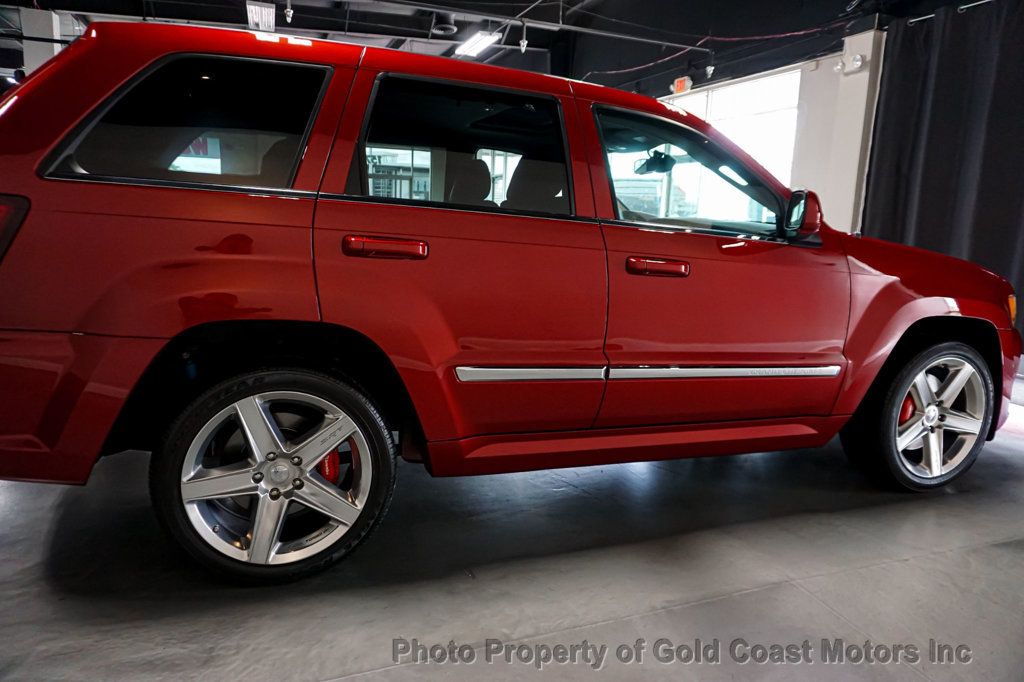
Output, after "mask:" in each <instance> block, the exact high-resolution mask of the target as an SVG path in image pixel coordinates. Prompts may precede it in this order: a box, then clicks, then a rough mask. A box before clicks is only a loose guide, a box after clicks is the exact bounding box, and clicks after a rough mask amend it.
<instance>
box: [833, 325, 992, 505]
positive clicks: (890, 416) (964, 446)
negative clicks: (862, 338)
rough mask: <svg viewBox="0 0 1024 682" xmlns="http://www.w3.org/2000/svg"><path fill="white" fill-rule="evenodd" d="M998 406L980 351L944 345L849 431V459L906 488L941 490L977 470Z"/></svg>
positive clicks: (920, 360)
mask: <svg viewBox="0 0 1024 682" xmlns="http://www.w3.org/2000/svg"><path fill="white" fill-rule="evenodd" d="M881 389H884V390H881ZM994 402H995V401H994V388H993V384H992V376H991V373H990V372H989V369H988V365H987V364H986V363H985V361H984V359H983V358H982V357H981V356H980V355H979V354H978V352H977V351H975V350H974V349H973V348H971V347H970V346H967V345H965V344H962V343H943V344H939V345H936V346H933V347H931V348H929V349H927V350H925V351H923V352H922V353H920V354H919V355H917V357H915V358H913V359H911V361H910V362H909V363H907V364H906V365H905V366H904V367H903V368H902V370H901V371H899V372H898V373H896V374H895V376H893V377H892V379H891V380H889V383H888V384H887V385H885V386H880V387H879V390H877V391H875V392H874V394H873V395H869V396H868V397H867V398H866V399H865V401H864V403H863V404H862V406H861V408H860V409H859V410H858V412H857V414H856V415H854V418H853V419H852V420H851V421H850V423H849V424H848V425H847V427H846V428H845V429H844V430H843V432H842V440H843V447H844V448H845V449H846V452H847V454H848V455H849V457H850V459H852V460H853V461H855V462H857V463H859V464H861V465H863V466H864V467H865V468H866V469H868V470H869V471H870V472H872V473H875V474H878V475H880V476H881V477H882V478H884V479H886V480H889V481H893V482H895V483H897V484H899V485H901V486H902V487H904V488H906V489H909V490H929V489H932V488H937V487H939V486H942V485H945V484H946V483H949V482H950V481H952V480H953V479H954V478H956V477H958V476H960V475H962V474H963V473H964V472H965V471H967V469H969V468H970V466H971V465H972V464H973V463H974V460H975V459H976V458H977V456H978V452H979V451H980V450H981V448H982V446H983V445H984V443H985V438H986V437H987V435H988V433H989V428H990V426H991V424H992V410H993V405H994Z"/></svg>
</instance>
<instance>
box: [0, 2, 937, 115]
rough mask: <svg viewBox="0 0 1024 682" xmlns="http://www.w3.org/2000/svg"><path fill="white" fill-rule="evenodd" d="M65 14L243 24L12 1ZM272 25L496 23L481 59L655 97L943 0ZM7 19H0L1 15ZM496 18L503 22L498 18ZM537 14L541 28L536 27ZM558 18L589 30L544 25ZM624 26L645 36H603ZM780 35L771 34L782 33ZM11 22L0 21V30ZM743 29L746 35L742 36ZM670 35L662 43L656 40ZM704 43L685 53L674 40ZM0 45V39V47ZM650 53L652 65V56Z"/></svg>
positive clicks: (496, 5) (440, 48) (308, 29)
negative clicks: (688, 78)
mask: <svg viewBox="0 0 1024 682" xmlns="http://www.w3.org/2000/svg"><path fill="white" fill-rule="evenodd" d="M12 4H14V5H21V6H26V7H36V8H40V9H53V10H58V11H62V12H69V13H74V14H75V15H76V16H77V17H78V19H79V20H80V21H81V22H82V23H87V22H89V21H92V20H96V19H102V18H108V17H111V16H114V17H116V16H124V17H135V18H140V17H142V16H143V15H145V16H146V17H148V18H152V17H156V18H159V19H175V20H185V21H196V22H201V23H209V24H224V25H244V22H245V18H246V13H245V2H244V0H220V1H219V2H194V1H192V0H143V1H142V2H139V1H138V0H38V1H29V2H18V3H12ZM275 4H277V6H278V13H277V27H278V30H279V31H281V32H297V33H302V34H307V35H317V36H320V37H325V38H331V39H338V40H341V39H346V37H347V38H348V39H350V40H355V41H357V42H362V43H367V44H375V45H385V46H389V47H396V48H400V49H408V50H412V51H416V52H428V53H432V54H451V52H452V50H453V49H454V46H455V45H457V44H458V43H460V42H462V41H463V40H465V39H466V38H467V37H468V36H470V35H472V34H473V33H475V32H476V31H478V30H481V29H485V28H486V29H490V30H495V29H501V30H502V31H503V32H504V33H505V38H504V40H503V41H502V42H503V44H504V45H505V46H506V47H505V48H504V49H502V48H500V47H499V48H492V49H491V50H489V51H488V52H487V53H485V54H484V55H482V56H481V57H480V60H482V61H488V62H491V63H499V64H504V65H508V66H514V67H519V68H528V69H533V70H541V71H551V72H553V73H556V74H559V75H566V76H571V77H575V78H583V77H586V78H587V79H588V80H592V81H595V82H599V83H604V84H607V85H613V86H617V87H623V88H627V89H631V90H638V91H642V92H647V93H648V94H655V95H660V94H664V93H666V92H667V87H668V84H669V83H671V81H672V79H673V78H675V77H676V76H679V75H683V74H687V73H689V74H693V75H695V76H696V79H697V80H698V81H702V80H705V79H706V76H705V75H704V74H705V73H706V72H705V67H706V66H707V65H708V64H709V63H714V65H715V72H714V76H713V77H714V78H715V79H719V78H726V77H731V76H737V75H743V74H747V73H754V72H757V71H762V70H765V69H769V68H773V67H774V66H781V65H784V64H787V63H792V62H794V61H799V60H801V59H806V58H808V57H811V56H814V55H817V54H825V53H828V52H834V51H836V50H838V49H839V48H840V47H841V44H842V37H843V35H844V34H846V33H847V32H849V31H855V30H861V29H862V28H864V27H867V26H870V25H872V24H873V23H874V22H875V21H876V15H878V17H879V18H878V19H877V20H879V21H881V22H883V23H884V22H885V21H886V20H887V19H888V18H890V17H902V16H912V15H918V14H926V13H929V12H931V11H932V10H933V9H934V8H935V7H937V6H940V5H944V4H952V3H951V2H949V1H948V0H642V1H641V0H564V1H563V2H558V1H557V0H545V1H543V2H539V3H538V4H537V5H536V6H535V7H532V8H530V6H531V5H533V4H535V3H533V2H530V1H527V0H519V1H517V2H497V1H490V0H472V1H469V0H463V1H458V0H432V1H428V2H415V1H413V0H383V1H381V0H353V1H349V2H333V1H331V0H295V1H294V2H293V3H292V9H293V10H294V16H293V19H292V22H291V23H290V24H288V23H287V22H286V21H285V17H284V8H285V3H284V2H277V3H275ZM528 8H530V9H529V11H528V12H527V13H526V14H525V15H524V17H523V18H525V20H526V22H527V28H526V37H527V40H528V41H529V42H528V50H527V52H526V53H525V54H521V53H520V50H519V49H518V43H519V40H520V38H521V37H522V31H523V28H522V23H521V22H520V21H518V20H515V21H503V20H502V18H503V17H507V18H513V17H515V16H516V15H517V14H519V13H521V12H523V11H524V10H527V9H528ZM443 10H451V11H454V12H455V13H456V14H455V24H456V26H457V27H458V32H457V33H455V34H454V35H450V36H438V35H432V34H431V27H432V25H434V24H435V23H436V22H438V21H440V20H441V18H443V17H442V15H440V14H438V12H440V11H443ZM7 23H9V22H7ZM503 24H504V26H503ZM542 24H546V25H547V26H546V27H545V26H542ZM558 24H562V25H563V26H571V27H576V28H579V29H583V30H587V31H592V32H599V34H594V33H584V32H578V31H575V30H567V29H565V28H563V29H562V30H548V29H550V28H553V27H557V25H558ZM612 33H613V34H620V35H621V34H626V35H630V36H634V37H639V38H644V39H646V40H648V41H654V42H653V43H650V42H647V43H644V42H638V41H632V40H627V39H623V38H614V37H611V36H609V35H607V34H612ZM792 33H797V35H788V36H785V37H764V36H778V35H779V34H792ZM4 35H6V36H11V37H13V36H16V35H17V31H16V29H14V28H13V27H9V26H7V25H6V23H5V24H3V25H0V37H2V36H4ZM751 37H754V39H750V38H751ZM665 42H667V43H671V45H665V44H664V43H665ZM697 43H700V45H701V46H702V47H704V48H708V49H711V50H713V51H714V54H713V56H709V55H708V54H707V53H703V52H699V51H696V50H695V51H691V52H684V51H683V50H684V48H683V47H682V45H683V44H697ZM5 48H6V49H5ZM19 59H20V54H17V49H16V46H12V43H10V42H6V43H0V66H7V67H12V66H17V65H20V64H17V63H16V62H18V61H19ZM655 62H658V63H655Z"/></svg>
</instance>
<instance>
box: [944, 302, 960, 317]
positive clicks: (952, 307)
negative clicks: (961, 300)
mask: <svg viewBox="0 0 1024 682" xmlns="http://www.w3.org/2000/svg"><path fill="white" fill-rule="evenodd" d="M942 300H943V301H945V302H946V305H947V306H949V312H950V314H951V315H959V314H960V305H959V304H958V303H957V302H956V299H952V298H944V299H942Z"/></svg>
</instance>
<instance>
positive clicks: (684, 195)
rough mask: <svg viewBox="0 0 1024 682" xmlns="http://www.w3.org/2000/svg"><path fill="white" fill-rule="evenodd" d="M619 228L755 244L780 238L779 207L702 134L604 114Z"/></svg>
mask: <svg viewBox="0 0 1024 682" xmlns="http://www.w3.org/2000/svg"><path fill="white" fill-rule="evenodd" d="M597 119H598V124H599V126H600V129H601V135H602V139H603V141H604V147H605V154H606V158H607V165H608V172H609V177H610V179H611V183H612V189H613V191H614V195H615V204H616V211H617V215H618V217H619V219H620V220H626V221H630V222H643V223H655V224H659V225H668V226H671V227H678V228H682V229H711V230H720V231H726V232H729V233H733V234H737V235H746V236H752V237H768V236H775V235H776V234H777V232H778V211H779V209H778V199H777V198H776V196H775V195H774V193H773V192H772V191H771V190H769V189H768V188H767V187H766V186H765V185H764V183H762V182H760V181H759V180H758V179H757V178H756V176H754V175H753V174H752V173H750V172H749V171H748V170H747V169H746V168H744V167H743V166H741V165H739V164H738V163H737V162H736V161H735V160H734V159H733V158H732V157H730V156H729V155H727V154H726V153H725V152H724V151H723V150H721V149H719V148H717V147H716V146H715V145H714V144H712V143H711V142H710V141H709V140H708V139H707V138H705V137H703V136H702V135H700V134H699V133H697V132H695V131H692V130H690V129H688V128H685V127H683V126H680V125H675V124H673V123H669V122H667V121H661V120H658V119H654V118H651V117H648V116H642V115H635V114H627V113H620V112H617V111H603V110H599V111H598V113H597Z"/></svg>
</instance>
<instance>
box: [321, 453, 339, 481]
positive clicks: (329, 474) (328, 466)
mask: <svg viewBox="0 0 1024 682" xmlns="http://www.w3.org/2000/svg"><path fill="white" fill-rule="evenodd" d="M316 470H317V472H319V474H320V475H321V476H323V477H324V479H325V480H327V481H328V482H330V483H333V484H334V485H338V476H339V475H340V474H341V462H340V461H339V458H338V451H337V450H331V452H330V454H329V455H327V456H326V457H324V458H323V459H322V460H320V463H319V464H317V465H316Z"/></svg>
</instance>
